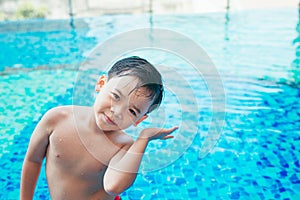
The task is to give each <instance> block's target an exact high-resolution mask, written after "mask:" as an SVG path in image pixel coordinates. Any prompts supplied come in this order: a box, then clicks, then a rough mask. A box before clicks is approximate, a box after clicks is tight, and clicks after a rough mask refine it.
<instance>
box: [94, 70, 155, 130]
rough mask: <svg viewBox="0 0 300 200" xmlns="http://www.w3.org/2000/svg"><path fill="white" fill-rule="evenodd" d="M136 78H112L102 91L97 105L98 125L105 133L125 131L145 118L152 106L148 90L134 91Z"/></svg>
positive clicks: (136, 82)
mask: <svg viewBox="0 0 300 200" xmlns="http://www.w3.org/2000/svg"><path fill="white" fill-rule="evenodd" d="M137 84H138V79H137V78H136V77H134V76H122V77H113V78H111V79H110V80H109V81H108V82H107V83H106V84H105V85H104V86H103V87H102V88H101V90H100V92H99V94H98V96H97V98H96V100H95V103H94V112H95V118H96V123H97V125H98V127H99V128H100V129H102V130H103V131H116V130H124V129H126V128H128V127H129V126H131V125H132V124H133V123H135V122H137V121H138V120H139V119H140V118H141V117H143V116H144V115H145V114H146V113H147V111H148V110H149V107H150V106H151V104H152V102H153V101H152V100H149V98H148V97H147V95H148V91H147V89H146V88H143V87H141V88H138V89H136V90H134V88H135V87H136V85H137Z"/></svg>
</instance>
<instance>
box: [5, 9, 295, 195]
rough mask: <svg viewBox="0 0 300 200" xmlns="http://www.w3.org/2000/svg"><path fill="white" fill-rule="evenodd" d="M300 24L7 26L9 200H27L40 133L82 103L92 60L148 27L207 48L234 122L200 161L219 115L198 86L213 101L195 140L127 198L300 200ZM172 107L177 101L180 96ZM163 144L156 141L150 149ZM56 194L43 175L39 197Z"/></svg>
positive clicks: (278, 16)
mask: <svg viewBox="0 0 300 200" xmlns="http://www.w3.org/2000/svg"><path fill="white" fill-rule="evenodd" d="M298 24H299V17H298V10H297V9H278V10H261V11H247V12H234V13H211V14H201V15H200V14H199V15H172V16H170V15H162V16H156V15H154V16H149V15H113V16H101V17H97V18H86V19H78V20H75V21H74V24H73V25H72V26H71V25H70V23H69V21H64V20H55V21H39V20H37V21H35V20H33V21H26V22H12V23H7V22H1V23H0V49H1V54H0V74H1V76H0V83H1V97H0V98H1V101H0V105H1V106H0V109H1V115H0V119H1V120H0V128H1V136H0V141H1V149H2V151H1V153H0V157H1V163H0V165H1V181H0V187H1V193H0V199H18V195H19V180H20V172H21V167H22V161H23V157H24V155H25V152H26V149H27V144H28V141H29V138H30V135H31V133H32V130H33V129H34V127H35V124H36V123H37V122H38V120H39V119H40V117H41V116H42V114H43V113H45V112H46V111H47V110H48V109H49V108H51V107H54V106H57V105H65V104H71V103H73V102H72V100H73V88H74V83H75V82H76V78H74V77H76V75H77V69H78V67H79V66H80V64H81V63H82V61H83V60H84V56H85V55H86V54H87V53H88V52H89V51H90V49H91V48H93V47H95V45H96V44H97V43H99V42H104V41H105V40H106V39H108V38H109V37H111V36H112V35H114V34H117V33H120V32H124V31H128V30H132V29H136V28H145V27H152V28H167V29H172V30H174V31H178V32H180V33H182V34H185V35H187V36H188V37H190V38H191V39H193V40H194V41H195V42H197V43H198V44H199V45H201V46H202V47H203V48H204V49H205V50H206V52H207V53H208V55H209V56H210V57H211V59H212V60H213V62H214V63H215V65H216V67H217V68H218V70H219V72H220V74H221V76H222V81H223V84H224V89H225V94H226V118H225V126H224V128H223V134H222V136H221V137H220V140H219V142H218V144H217V146H216V147H215V148H214V150H213V152H212V153H211V154H210V155H208V156H206V157H205V158H203V159H200V158H199V156H198V155H199V151H200V148H201V143H202V138H201V137H200V136H201V135H202V133H204V132H207V129H208V128H209V127H208V122H209V120H210V117H211V111H210V105H209V100H207V98H208V97H207V96H205V95H203V94H205V93H206V92H207V91H206V89H205V87H200V88H198V89H199V90H198V91H197V92H196V94H195V95H196V97H197V98H198V99H200V103H203V104H204V105H202V106H203V107H201V110H200V111H199V114H200V118H199V120H200V121H201V123H200V126H199V129H198V134H196V135H195V137H194V138H193V141H192V144H191V145H190V146H189V148H188V149H186V150H185V151H184V152H182V155H181V156H180V158H179V159H176V160H175V161H174V162H172V163H170V164H169V165H168V166H166V167H163V168H160V169H158V170H155V171H152V172H145V173H141V174H140V175H139V176H138V177H137V180H136V182H135V184H134V185H133V186H132V187H131V188H130V189H128V190H127V191H126V192H124V193H123V194H122V195H121V196H122V198H123V199H299V198H300V192H299V191H300V171H299V169H300V161H299V160H300V128H299V127H300V103H299V97H300V89H299V84H297V83H299V81H300V79H299V63H300V62H299V53H298V49H299V47H298V46H299V35H300V32H299V31H300V27H297V25H298ZM298 26H299V25H298ZM140 54H145V55H149V56H151V59H150V60H151V61H153V62H154V63H159V64H164V65H167V66H179V67H178V70H179V71H180V70H182V71H186V73H187V75H186V76H187V77H188V79H190V80H192V82H193V83H194V84H195V85H198V84H199V82H197V80H195V78H197V77H193V73H189V72H188V70H186V69H184V70H183V69H182V68H180V66H181V64H182V65H184V64H183V63H180V62H181V61H180V59H169V56H170V55H168V54H164V53H157V52H154V53H153V52H150V53H149V52H140ZM153 54H154V55H153ZM164 78H165V79H166V80H169V79H172V78H173V77H168V76H166V77H164ZM83 81H84V82H85V83H87V82H89V81H88V80H83ZM199 81H200V82H201V84H202V81H201V80H199ZM89 84H92V83H89ZM89 87H90V86H89ZM167 103H168V104H172V103H174V104H176V99H174V100H172V98H171V101H167ZM205 103H207V104H208V105H206V104H205ZM168 104H165V106H166V107H168ZM174 108H175V107H174V106H173V107H172V106H171V109H170V111H168V112H167V119H169V120H171V122H174V123H176V122H177V121H176V120H179V119H177V118H176V116H177V115H178V113H176V109H174ZM171 111H174V113H172V112H171ZM187 120H190V121H191V122H192V121H194V120H195V119H187ZM146 125H147V124H146ZM187 133H188V130H187ZM191 134H193V133H191ZM164 146H166V144H165V143H159V142H158V143H157V144H151V145H150V146H149V149H148V152H150V153H151V152H153V151H155V149H156V148H158V147H159V148H160V147H164ZM149 165H150V166H151V165H155V163H149ZM48 194H49V193H48V189H47V184H46V180H45V174H44V172H43V171H42V173H41V177H40V179H39V182H38V186H37V192H36V194H35V199H49V195H48Z"/></svg>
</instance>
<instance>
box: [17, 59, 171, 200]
mask: <svg viewBox="0 0 300 200" xmlns="http://www.w3.org/2000/svg"><path fill="white" fill-rule="evenodd" d="M96 90H97V91H98V92H99V94H98V95H97V98H96V100H95V103H94V105H93V107H83V106H63V107H57V108H53V109H51V110H49V111H48V112H47V113H46V114H45V115H44V116H43V118H42V119H41V121H40V122H39V124H38V125H37V127H36V128H35V130H34V132H33V134H32V137H31V140H30V143H29V147H28V151H27V154H26V157H25V160H24V163H23V169H22V179H21V194H20V197H21V200H25V199H32V197H33V194H34V189H35V185H36V182H37V179H38V176H39V172H40V168H41V165H42V161H43V159H44V158H45V157H46V174H47V181H48V186H49V190H50V195H51V199H53V200H57V199H58V200H61V199H66V200H67V199H70V200H76V199H83V200H85V199H101V200H106V199H114V198H115V197H117V195H118V194H120V193H122V192H123V191H124V190H126V189H127V188H128V187H130V186H131V185H132V183H133V182H134V180H135V178H136V174H137V172H138V169H139V166H140V162H141V159H142V156H143V153H144V151H145V149H146V147H147V144H148V142H149V141H151V140H154V139H169V138H172V137H173V136H171V135H170V134H171V133H172V132H173V131H175V130H176V129H177V127H173V128H170V129H162V128H147V129H144V130H143V131H141V133H140V134H139V137H138V138H137V139H136V141H133V140H132V138H131V137H130V136H128V135H127V134H126V133H125V132H123V130H124V129H126V128H128V127H129V126H131V125H137V124H138V123H139V122H141V121H142V120H143V119H145V118H146V117H147V114H148V113H150V112H151V111H152V110H154V109H155V108H157V107H158V106H159V105H160V103H161V100H162V95H163V85H162V80H161V75H160V74H159V72H158V71H157V70H156V69H155V68H154V67H153V65H151V64H150V63H149V62H148V61H146V60H144V59H142V58H139V57H129V58H125V59H122V60H120V61H118V62H117V63H115V64H114V65H113V67H112V68H111V69H110V70H109V72H108V80H107V81H105V80H103V78H101V79H99V81H98V82H97V83H96Z"/></svg>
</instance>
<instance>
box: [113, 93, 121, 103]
mask: <svg viewBox="0 0 300 200" xmlns="http://www.w3.org/2000/svg"><path fill="white" fill-rule="evenodd" d="M112 96H113V98H114V99H115V100H117V101H118V100H120V96H119V95H117V94H116V93H112Z"/></svg>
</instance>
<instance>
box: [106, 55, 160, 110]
mask: <svg viewBox="0 0 300 200" xmlns="http://www.w3.org/2000/svg"><path fill="white" fill-rule="evenodd" d="M115 76H118V77H121V76H135V77H137V78H138V79H139V83H138V85H137V86H136V87H135V88H134V90H136V89H138V88H141V87H143V88H146V89H147V92H149V94H148V95H147V97H148V98H149V100H153V103H152V104H151V106H150V108H149V110H148V113H150V112H151V111H153V110H154V109H156V108H158V107H159V105H160V104H161V101H162V98H163V92H164V87H163V83H162V77H161V74H160V73H159V72H158V71H157V69H156V68H155V67H154V66H153V65H152V64H151V63H150V62H148V61H147V60H145V59H143V58H140V57H137V56H132V57H128V58H124V59H121V60H119V61H117V62H116V63H115V64H114V65H113V66H112V67H111V69H110V70H109V71H108V80H110V79H111V78H113V77H115Z"/></svg>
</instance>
